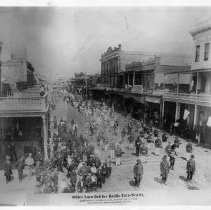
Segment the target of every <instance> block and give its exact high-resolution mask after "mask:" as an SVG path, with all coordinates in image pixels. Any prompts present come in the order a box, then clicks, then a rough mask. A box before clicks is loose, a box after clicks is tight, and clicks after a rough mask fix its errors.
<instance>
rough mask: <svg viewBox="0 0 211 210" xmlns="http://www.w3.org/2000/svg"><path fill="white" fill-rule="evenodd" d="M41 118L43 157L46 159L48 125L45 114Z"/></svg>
mask: <svg viewBox="0 0 211 210" xmlns="http://www.w3.org/2000/svg"><path fill="white" fill-rule="evenodd" d="M42 120H43V134H44V135H43V144H44V159H45V160H47V159H48V147H47V144H48V130H47V128H48V126H47V121H46V116H45V115H43V116H42Z"/></svg>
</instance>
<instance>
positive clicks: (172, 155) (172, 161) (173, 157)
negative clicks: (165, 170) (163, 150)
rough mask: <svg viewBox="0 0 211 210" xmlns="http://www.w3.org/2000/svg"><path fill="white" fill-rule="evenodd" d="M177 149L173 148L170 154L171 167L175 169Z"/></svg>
mask: <svg viewBox="0 0 211 210" xmlns="http://www.w3.org/2000/svg"><path fill="white" fill-rule="evenodd" d="M176 155H177V154H176V151H175V149H174V150H171V152H170V154H169V162H170V169H171V170H174V164H175V157H176Z"/></svg>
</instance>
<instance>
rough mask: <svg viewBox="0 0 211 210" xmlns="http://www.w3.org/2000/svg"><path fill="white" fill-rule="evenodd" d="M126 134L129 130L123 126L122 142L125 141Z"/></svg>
mask: <svg viewBox="0 0 211 210" xmlns="http://www.w3.org/2000/svg"><path fill="white" fill-rule="evenodd" d="M126 134H127V132H126V131H125V128H123V129H122V131H121V143H124V142H125V137H126Z"/></svg>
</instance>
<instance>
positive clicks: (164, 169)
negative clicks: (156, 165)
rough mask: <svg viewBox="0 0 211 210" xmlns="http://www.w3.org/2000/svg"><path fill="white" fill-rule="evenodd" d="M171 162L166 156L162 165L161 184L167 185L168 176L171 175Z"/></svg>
mask: <svg viewBox="0 0 211 210" xmlns="http://www.w3.org/2000/svg"><path fill="white" fill-rule="evenodd" d="M169 168H170V166H169V162H168V160H167V155H164V156H163V158H162V161H161V163H160V172H161V174H160V175H161V178H162V179H161V184H166V181H167V178H168V174H169Z"/></svg>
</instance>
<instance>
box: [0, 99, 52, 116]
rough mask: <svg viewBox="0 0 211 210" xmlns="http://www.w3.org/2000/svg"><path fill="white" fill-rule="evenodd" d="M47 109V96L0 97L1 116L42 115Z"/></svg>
mask: <svg viewBox="0 0 211 210" xmlns="http://www.w3.org/2000/svg"><path fill="white" fill-rule="evenodd" d="M47 111H48V102H47V96H45V97H40V96H30V97H24V96H19V97H17V96H10V97H0V117H16V116H22V117H24V116H36V115H37V116H40V115H42V114H44V113H46V112H47Z"/></svg>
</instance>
